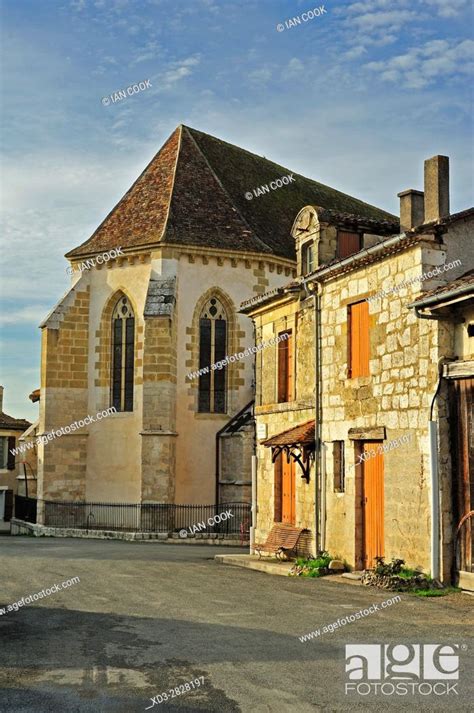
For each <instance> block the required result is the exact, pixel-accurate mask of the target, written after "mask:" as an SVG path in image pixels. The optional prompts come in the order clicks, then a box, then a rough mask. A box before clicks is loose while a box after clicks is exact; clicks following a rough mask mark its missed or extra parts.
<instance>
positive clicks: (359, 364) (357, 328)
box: [349, 301, 370, 378]
mask: <svg viewBox="0 0 474 713" xmlns="http://www.w3.org/2000/svg"><path fill="white" fill-rule="evenodd" d="M349 329H350V377H351V378H355V377H356V376H369V375H370V372H369V303H368V302H366V301H364V302H357V303H356V304H353V305H351V306H350V323H349Z"/></svg>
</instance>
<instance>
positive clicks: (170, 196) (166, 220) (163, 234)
mask: <svg viewBox="0 0 474 713" xmlns="http://www.w3.org/2000/svg"><path fill="white" fill-rule="evenodd" d="M183 128H186V127H185V126H184V124H180V125H179V126H178V127H177V128H176V129H175V130H174V131H173V134H174V133H175V132H176V131H178V130H179V141H178V146H177V149H176V157H175V162H174V168H173V178H172V180H171V188H170V195H169V200H168V207H167V210H166V217H165V219H164V221H163V230H162V231H161V235H160V238H159V241H158V242H160V243H161V241H162V240H163V238H164V236H165V235H166V229H167V227H168V220H169V217H170V212H171V203H172V202H173V193H174V183H175V181H176V171H177V169H178V161H179V154H180V151H181V144H182V141H183ZM173 134H171V136H173ZM171 136H170V137H169V138H171ZM166 143H167V142H165V144H166ZM165 144H163V146H162V147H161V149H162V148H163V147H164V146H165ZM161 149H160V151H161ZM160 151H158V153H160ZM156 155H158V154H156ZM163 242H166V240H165V241H163Z"/></svg>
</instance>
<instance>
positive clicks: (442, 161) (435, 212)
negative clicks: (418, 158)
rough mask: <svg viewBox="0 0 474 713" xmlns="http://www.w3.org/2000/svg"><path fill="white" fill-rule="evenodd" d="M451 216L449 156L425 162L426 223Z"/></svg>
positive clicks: (429, 159)
mask: <svg viewBox="0 0 474 713" xmlns="http://www.w3.org/2000/svg"><path fill="white" fill-rule="evenodd" d="M447 215H449V156H433V158H428V159H426V161H425V223H430V222H431V221H432V220H439V219H440V218H444V217H446V216H447Z"/></svg>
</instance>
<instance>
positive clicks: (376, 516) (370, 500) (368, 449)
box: [362, 441, 384, 569]
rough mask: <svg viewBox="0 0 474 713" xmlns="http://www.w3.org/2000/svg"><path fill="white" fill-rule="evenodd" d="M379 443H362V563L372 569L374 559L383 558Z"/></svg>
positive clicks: (382, 486)
mask: <svg viewBox="0 0 474 713" xmlns="http://www.w3.org/2000/svg"><path fill="white" fill-rule="evenodd" d="M378 445H379V443H378V442H376V441H364V444H363V452H364V454H365V458H366V460H365V461H363V476H362V478H363V480H362V482H363V485H362V512H363V527H364V538H363V546H364V551H363V561H364V568H366V569H367V568H369V567H373V566H374V564H375V562H374V557H383V556H384V485H383V454H382V453H377V447H378Z"/></svg>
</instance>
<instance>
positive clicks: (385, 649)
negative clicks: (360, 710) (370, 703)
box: [345, 644, 459, 696]
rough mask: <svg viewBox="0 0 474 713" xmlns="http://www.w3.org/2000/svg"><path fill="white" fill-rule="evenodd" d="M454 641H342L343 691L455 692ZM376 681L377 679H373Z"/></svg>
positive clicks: (456, 656)
mask: <svg viewBox="0 0 474 713" xmlns="http://www.w3.org/2000/svg"><path fill="white" fill-rule="evenodd" d="M458 649H459V645H458V644H452V645H451V644H362V645H361V644H346V673H347V674H348V677H349V681H350V682H349V683H347V682H346V684H345V693H346V695H347V694H348V693H358V694H359V695H360V696H368V695H369V694H375V695H382V696H393V695H397V696H407V695H415V693H416V694H419V695H421V696H429V695H432V694H434V695H436V696H446V695H449V694H450V693H453V694H454V695H456V696H457V695H458V691H457V690H456V686H457V685H458V684H457V683H452V682H453V681H457V680H458V679H459V654H458ZM376 681H378V683H376Z"/></svg>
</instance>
